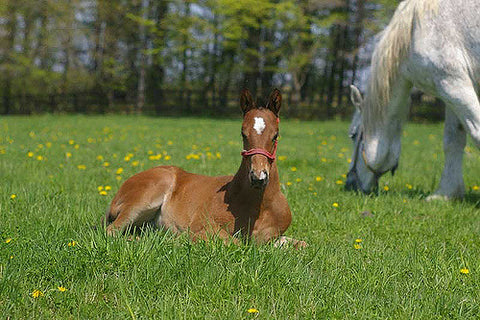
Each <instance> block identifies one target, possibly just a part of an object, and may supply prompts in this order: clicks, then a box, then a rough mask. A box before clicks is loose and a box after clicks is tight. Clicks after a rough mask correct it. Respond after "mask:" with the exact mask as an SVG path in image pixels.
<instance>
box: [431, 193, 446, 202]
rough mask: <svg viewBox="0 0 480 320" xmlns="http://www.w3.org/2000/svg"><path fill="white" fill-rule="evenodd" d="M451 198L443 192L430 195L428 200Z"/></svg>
mask: <svg viewBox="0 0 480 320" xmlns="http://www.w3.org/2000/svg"><path fill="white" fill-rule="evenodd" d="M449 200H451V198H450V197H448V196H445V195H442V194H432V195H429V196H428V197H427V199H426V201H427V202H432V201H449Z"/></svg>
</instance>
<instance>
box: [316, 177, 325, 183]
mask: <svg viewBox="0 0 480 320" xmlns="http://www.w3.org/2000/svg"><path fill="white" fill-rule="evenodd" d="M322 180H323V178H322V177H320V176H317V177H315V181H318V182H320V181H322Z"/></svg>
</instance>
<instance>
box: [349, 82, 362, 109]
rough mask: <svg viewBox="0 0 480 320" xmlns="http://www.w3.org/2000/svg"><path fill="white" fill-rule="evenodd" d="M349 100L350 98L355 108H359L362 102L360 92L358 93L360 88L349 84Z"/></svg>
mask: <svg viewBox="0 0 480 320" xmlns="http://www.w3.org/2000/svg"><path fill="white" fill-rule="evenodd" d="M350 100H352V103H353V105H354V106H355V108H357V109H358V110H360V109H361V107H362V102H363V98H362V94H361V93H360V90H358V88H357V87H355V86H354V85H351V86H350Z"/></svg>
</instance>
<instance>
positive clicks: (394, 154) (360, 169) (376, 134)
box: [345, 86, 400, 193]
mask: <svg viewBox="0 0 480 320" xmlns="http://www.w3.org/2000/svg"><path fill="white" fill-rule="evenodd" d="M351 100H352V103H353V104H354V105H355V107H356V109H357V110H356V111H355V114H354V116H353V120H352V123H351V125H350V129H349V136H350V138H351V139H352V141H353V155H352V162H351V163H350V171H349V172H348V175H347V182H346V185H345V188H346V189H347V190H361V191H362V192H364V193H370V192H372V191H375V190H376V189H377V188H378V179H379V178H380V177H381V176H382V175H383V174H384V173H386V172H388V171H391V172H392V175H393V174H394V173H395V170H396V169H397V166H398V158H399V156H400V134H399V131H400V122H399V121H392V122H388V123H386V124H383V123H379V124H378V123H377V124H376V125H375V127H374V128H368V130H365V129H364V121H363V119H362V109H363V103H364V102H363V99H362V96H361V94H360V91H359V90H358V89H357V88H356V87H354V86H351Z"/></svg>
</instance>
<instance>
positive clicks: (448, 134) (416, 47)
mask: <svg viewBox="0 0 480 320" xmlns="http://www.w3.org/2000/svg"><path fill="white" fill-rule="evenodd" d="M412 86H415V87H417V88H419V89H420V90H423V91H424V92H427V93H428V94H430V95H433V96H436V97H438V98H440V99H442V100H443V101H444V102H445V104H446V111H445V129H444V138H443V145H444V153H445V166H444V169H443V173H442V178H441V181H440V186H439V188H438V189H437V190H436V191H435V193H434V194H433V195H431V196H430V197H429V200H430V199H437V198H441V199H452V198H461V197H463V195H464V193H465V186H464V182H463V175H462V159H463V150H464V148H465V143H466V132H468V133H469V135H470V136H471V137H472V139H473V141H474V143H475V144H476V145H477V147H480V102H479V94H480V1H479V0H405V1H403V2H401V3H400V5H399V6H398V8H397V10H396V11H395V14H394V16H393V18H392V20H391V21H390V23H389V24H388V26H387V28H386V29H385V31H384V32H383V33H382V34H381V36H380V40H379V42H378V44H377V46H376V48H375V50H374V53H373V57H372V66H371V75H370V78H369V81H368V84H367V90H366V95H365V99H362V96H361V94H360V92H359V91H358V89H357V88H356V87H354V86H352V87H351V99H352V102H353V104H354V105H355V106H356V107H357V111H356V114H355V115H354V117H353V121H352V124H351V126H350V132H349V133H350V137H351V138H352V139H353V141H354V153H353V156H352V162H351V165H350V172H349V174H348V177H347V183H346V187H347V189H353V190H358V189H360V190H362V191H363V192H365V193H369V192H371V191H372V190H374V189H376V188H377V186H378V179H379V177H380V176H381V175H382V174H384V173H386V172H388V171H392V173H393V172H394V171H395V169H396V167H397V165H398V158H399V156H400V137H401V131H402V124H403V122H404V121H405V120H406V118H407V114H408V108H409V105H410V101H409V99H410V90H411V88H412Z"/></svg>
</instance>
